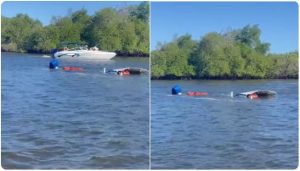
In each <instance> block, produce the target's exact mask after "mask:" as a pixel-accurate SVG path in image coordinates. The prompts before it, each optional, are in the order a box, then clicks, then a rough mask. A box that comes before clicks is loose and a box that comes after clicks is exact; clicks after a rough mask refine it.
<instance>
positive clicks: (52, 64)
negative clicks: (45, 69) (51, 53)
mask: <svg viewBox="0 0 300 171" xmlns="http://www.w3.org/2000/svg"><path fill="white" fill-rule="evenodd" d="M58 66H59V62H58V60H57V59H52V60H51V61H50V63H49V68H50V69H57V68H58Z"/></svg>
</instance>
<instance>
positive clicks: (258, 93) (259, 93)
mask: <svg viewBox="0 0 300 171" xmlns="http://www.w3.org/2000/svg"><path fill="white" fill-rule="evenodd" d="M276 94H277V93H276V92H275V91H270V90H253V91H247V92H242V93H239V94H238V95H240V96H245V97H247V98H249V99H257V98H269V97H273V96H275V95H276Z"/></svg>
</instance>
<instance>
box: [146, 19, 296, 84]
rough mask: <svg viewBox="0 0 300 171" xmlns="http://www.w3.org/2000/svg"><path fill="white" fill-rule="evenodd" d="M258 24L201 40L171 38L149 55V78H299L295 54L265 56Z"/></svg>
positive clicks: (267, 47)
mask: <svg viewBox="0 0 300 171" xmlns="http://www.w3.org/2000/svg"><path fill="white" fill-rule="evenodd" d="M260 35H261V30H260V29H259V27H258V25H247V26H245V27H243V28H242V29H236V30H231V31H228V32H226V33H222V34H221V33H217V32H211V33H208V34H206V35H204V36H203V37H202V38H201V40H200V41H195V40H192V38H191V35H188V34H187V35H183V36H180V37H177V38H174V40H173V41H171V42H169V43H165V44H161V43H160V44H158V46H159V47H158V49H157V50H154V51H152V53H151V72H152V79H262V78H298V52H297V51H295V52H290V53H284V54H272V53H268V52H269V48H270V44H269V43H265V42H262V41H261V40H260Z"/></svg>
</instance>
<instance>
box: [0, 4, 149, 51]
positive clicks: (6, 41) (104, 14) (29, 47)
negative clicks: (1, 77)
mask: <svg viewBox="0 0 300 171" xmlns="http://www.w3.org/2000/svg"><path fill="white" fill-rule="evenodd" d="M1 19H2V21H1V28H2V29H1V50H2V51H9V52H29V53H30V52H31V53H50V51H51V49H54V48H57V47H58V46H59V45H60V44H61V43H62V42H80V43H85V44H87V45H88V46H89V47H93V46H97V47H98V48H99V49H101V50H107V51H114V52H117V53H118V55H123V56H148V55H149V4H148V3H147V2H141V3H140V4H139V5H137V6H129V7H126V8H121V9H114V8H105V9H102V10H99V11H97V12H96V13H95V14H94V15H92V16H90V15H88V13H87V10H86V9H81V10H78V11H75V12H73V13H70V14H69V15H67V16H65V17H53V18H52V21H51V23H50V24H49V25H46V26H43V24H42V23H41V22H40V21H38V20H34V19H32V18H30V17H29V16H28V15H26V14H18V15H16V16H15V17H12V18H8V17H5V16H1Z"/></svg>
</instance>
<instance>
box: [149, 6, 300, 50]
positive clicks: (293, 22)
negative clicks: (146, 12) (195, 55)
mask: <svg viewBox="0 0 300 171" xmlns="http://www.w3.org/2000/svg"><path fill="white" fill-rule="evenodd" d="M247 24H251V25H254V24H258V25H259V28H260V29H261V31H262V35H261V39H262V40H263V41H265V42H269V43H271V49H270V51H271V52H274V53H281V52H289V51H293V50H297V49H298V5H297V3H295V2H284V3H283V2H269V3H268V2H264V3H262V2H177V3H174V2H164V3H163V2H152V3H151V48H152V49H154V48H155V47H156V45H157V42H159V41H160V42H169V41H171V40H172V39H173V37H174V35H176V34H177V35H179V36H180V35H183V34H186V33H189V34H191V35H192V37H193V39H196V40H199V39H200V38H201V37H202V36H203V35H205V34H206V33H209V32H225V31H226V30H229V29H238V28H242V27H244V26H246V25H247Z"/></svg>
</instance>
